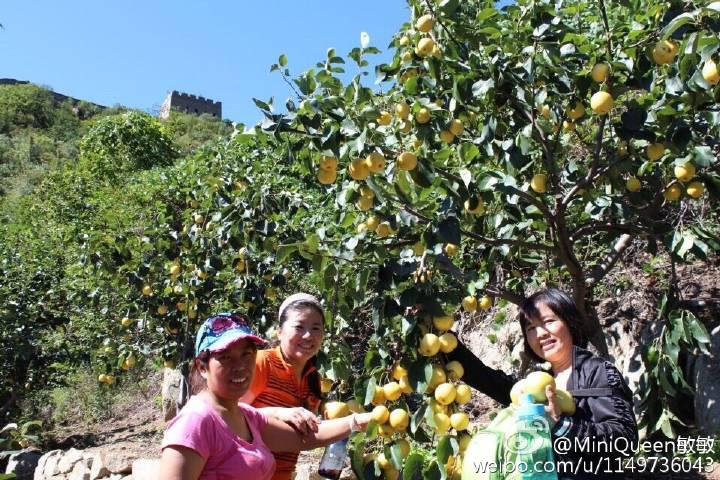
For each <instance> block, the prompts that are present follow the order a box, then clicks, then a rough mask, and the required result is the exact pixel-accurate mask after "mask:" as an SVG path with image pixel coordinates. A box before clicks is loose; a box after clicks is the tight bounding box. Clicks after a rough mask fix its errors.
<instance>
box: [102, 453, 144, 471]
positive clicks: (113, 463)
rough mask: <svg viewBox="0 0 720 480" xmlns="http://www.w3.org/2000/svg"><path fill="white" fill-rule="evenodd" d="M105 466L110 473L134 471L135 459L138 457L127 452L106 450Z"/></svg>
mask: <svg viewBox="0 0 720 480" xmlns="http://www.w3.org/2000/svg"><path fill="white" fill-rule="evenodd" d="M104 458H105V466H106V467H107V469H108V470H109V471H110V473H130V472H132V465H133V461H134V460H135V459H136V458H137V457H136V456H135V455H131V454H129V453H125V452H113V451H108V450H105V451H104Z"/></svg>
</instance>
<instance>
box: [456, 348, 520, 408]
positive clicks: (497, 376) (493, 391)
mask: <svg viewBox="0 0 720 480" xmlns="http://www.w3.org/2000/svg"><path fill="white" fill-rule="evenodd" d="M447 357H448V360H457V361H458V362H460V363H461V364H462V366H463V368H464V369H465V374H464V375H463V378H462V381H463V382H465V383H467V384H468V385H470V386H471V387H472V388H474V389H475V390H478V391H480V392H482V393H484V394H485V395H487V396H489V397H490V398H492V399H494V400H496V401H498V402H500V403H502V404H503V405H510V389H512V387H513V385H514V384H515V379H514V378H513V377H511V376H510V375H508V374H507V373H505V372H503V371H501V370H495V369H494V368H490V367H488V366H487V365H485V364H484V363H483V362H482V360H480V359H479V358H478V357H476V356H475V354H473V353H472V352H471V351H470V350H469V349H468V348H467V347H466V346H465V345H464V344H463V343H462V342H460V341H458V345H457V348H456V349H455V350H453V351H452V352H450V353H448V354H447Z"/></svg>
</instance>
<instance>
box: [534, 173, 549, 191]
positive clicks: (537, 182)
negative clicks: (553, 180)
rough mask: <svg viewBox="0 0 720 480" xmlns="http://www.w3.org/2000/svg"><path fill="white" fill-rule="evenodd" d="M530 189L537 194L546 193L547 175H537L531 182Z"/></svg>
mask: <svg viewBox="0 0 720 480" xmlns="http://www.w3.org/2000/svg"><path fill="white" fill-rule="evenodd" d="M530 188H532V189H533V191H534V192H536V193H545V191H546V189H547V175H545V174H544V173H538V174H535V175H534V176H533V177H532V179H531V180H530Z"/></svg>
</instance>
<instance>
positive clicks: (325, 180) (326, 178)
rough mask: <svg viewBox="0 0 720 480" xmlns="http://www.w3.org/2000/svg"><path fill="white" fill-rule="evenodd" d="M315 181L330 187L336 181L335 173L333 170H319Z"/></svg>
mask: <svg viewBox="0 0 720 480" xmlns="http://www.w3.org/2000/svg"><path fill="white" fill-rule="evenodd" d="M317 179H318V181H319V182H320V183H321V184H323V185H331V184H333V183H335V180H336V179H337V172H336V171H335V170H323V169H320V171H319V172H318V174H317Z"/></svg>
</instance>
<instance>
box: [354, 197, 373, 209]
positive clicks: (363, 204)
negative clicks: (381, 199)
mask: <svg viewBox="0 0 720 480" xmlns="http://www.w3.org/2000/svg"><path fill="white" fill-rule="evenodd" d="M355 206H356V207H357V208H358V210H361V211H363V212H365V211H367V210H370V209H371V208H372V207H373V199H372V198H370V197H360V198H358V200H357V202H355Z"/></svg>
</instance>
